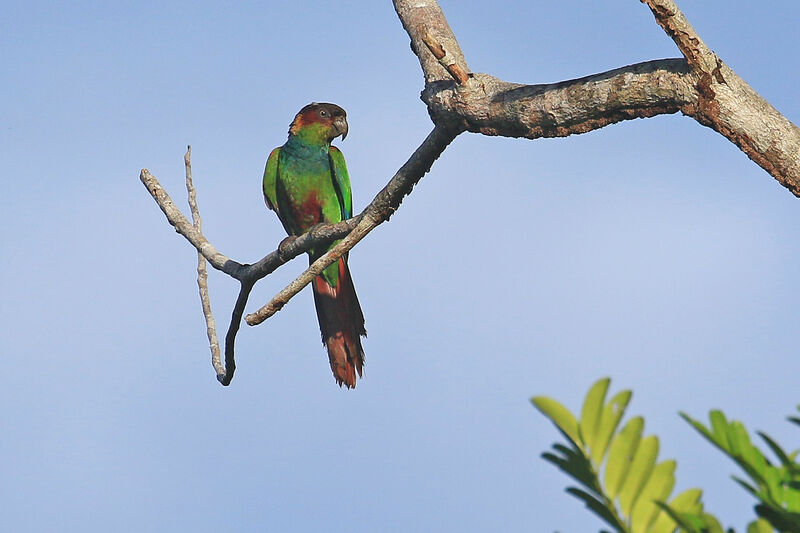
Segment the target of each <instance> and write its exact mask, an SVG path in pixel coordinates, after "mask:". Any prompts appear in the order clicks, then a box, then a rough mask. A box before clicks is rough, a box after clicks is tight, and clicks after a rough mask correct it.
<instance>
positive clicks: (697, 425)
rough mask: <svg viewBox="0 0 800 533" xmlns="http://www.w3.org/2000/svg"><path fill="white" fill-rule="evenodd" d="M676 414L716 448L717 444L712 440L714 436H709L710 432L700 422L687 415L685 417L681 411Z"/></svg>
mask: <svg viewBox="0 0 800 533" xmlns="http://www.w3.org/2000/svg"><path fill="white" fill-rule="evenodd" d="M678 414H679V415H680V416H681V418H683V419H684V420H686V421H687V422H688V423H689V424H691V426H692V427H693V428H694V429H696V430H697V431H698V432H699V433H700V434H701V435H703V436H704V437H705V438H706V439H708V441H709V442H710V443H712V444H714V445H716V446H719V445H718V444H717V442H716V441H715V440H714V436H713V435H712V434H711V432H710V431H709V430H708V429H706V427H705V426H704V425H703V424H702V423H701V422H698V421H697V420H695V419H694V418H692V417H690V416H689V415H687V414H686V413H684V412H683V411H681V412H679V413H678Z"/></svg>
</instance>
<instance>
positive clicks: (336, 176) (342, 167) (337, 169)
mask: <svg viewBox="0 0 800 533" xmlns="http://www.w3.org/2000/svg"><path fill="white" fill-rule="evenodd" d="M329 153H330V158H331V166H332V167H333V184H334V185H335V187H336V192H337V193H338V195H339V205H341V206H342V220H345V219H348V218H350V217H352V216H353V191H352V189H350V176H349V175H348V174H347V165H346V164H345V162H344V154H342V151H341V150H339V149H338V148H336V147H335V146H331V149H330V152H329ZM270 158H272V156H270ZM276 160H277V157H276ZM267 168H269V162H267ZM264 179H265V182H264V183H266V176H265V178H264Z"/></svg>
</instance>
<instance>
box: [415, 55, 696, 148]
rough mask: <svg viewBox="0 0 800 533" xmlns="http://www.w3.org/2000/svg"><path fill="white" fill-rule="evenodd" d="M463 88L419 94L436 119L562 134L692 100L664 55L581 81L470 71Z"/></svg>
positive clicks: (495, 131)
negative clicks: (538, 80)
mask: <svg viewBox="0 0 800 533" xmlns="http://www.w3.org/2000/svg"><path fill="white" fill-rule="evenodd" d="M472 76H473V78H472V83H470V85H469V87H468V88H464V87H461V86H455V85H452V84H451V85H450V86H444V84H442V83H432V84H428V86H426V88H425V90H424V91H423V93H422V99H423V101H424V102H425V103H426V104H427V105H428V110H429V112H430V115H431V117H432V118H433V120H434V122H436V123H437V124H448V125H450V126H451V127H460V128H464V129H467V130H468V131H471V132H474V133H482V134H484V135H502V136H504V137H527V138H529V139H536V138H539V137H565V136H567V135H572V134H575V133H586V132H588V131H592V130H595V129H599V128H602V127H604V126H607V125H609V124H613V123H615V122H620V121H622V120H630V119H634V118H642V117H651V116H654V115H660V114H665V113H675V112H677V111H679V110H681V109H683V108H684V107H686V106H689V105H693V104H696V102H697V93H696V91H695V89H694V87H695V84H696V80H695V79H694V77H693V76H692V75H691V72H690V70H689V68H688V66H687V64H686V61H685V60H683V59H662V60H658V61H648V62H646V63H638V64H636V65H630V66H627V67H622V68H618V69H615V70H611V71H608V72H602V73H600V74H594V75H591V76H587V77H585V78H580V79H576V80H569V81H563V82H559V83H551V84H543V85H523V84H519V83H509V82H506V81H503V80H499V79H497V78H495V77H493V76H490V75H488V74H473V75H472Z"/></svg>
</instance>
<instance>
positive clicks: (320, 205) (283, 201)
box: [263, 102, 367, 389]
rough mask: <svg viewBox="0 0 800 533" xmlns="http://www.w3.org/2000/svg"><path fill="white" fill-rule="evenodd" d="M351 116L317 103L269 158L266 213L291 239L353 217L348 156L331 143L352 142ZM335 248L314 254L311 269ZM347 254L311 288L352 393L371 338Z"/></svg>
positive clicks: (335, 365)
mask: <svg viewBox="0 0 800 533" xmlns="http://www.w3.org/2000/svg"><path fill="white" fill-rule="evenodd" d="M347 131H348V125H347V113H346V112H345V110H344V109H342V108H341V107H339V106H338V105H336V104H330V103H317V102H312V103H310V104H308V105H307V106H305V107H303V108H302V109H301V110H300V111H299V112H298V113H297V115H296V116H295V117H294V120H293V121H292V123H291V124H290V125H289V138H288V140H287V141H286V143H285V144H284V145H283V146H280V147H278V148H275V149H274V150H272V152H270V154H269V157H268V158H267V165H266V168H265V169H264V180H263V191H264V201H265V202H266V204H267V207H268V208H269V209H271V210H273V211H275V213H276V214H277V215H278V219H279V220H280V221H281V224H283V228H284V229H285V230H286V233H287V234H288V235H289V236H293V235H294V236H296V235H301V234H303V233H305V232H306V231H308V230H309V229H310V228H312V227H313V226H315V225H317V224H321V223H325V222H329V223H335V222H340V221H342V220H346V219H348V218H350V217H351V216H352V211H353V196H352V190H351V188H350V177H349V175H348V173H347V166H346V165H345V160H344V155H343V154H342V152H341V150H339V149H338V148H336V147H335V146H333V145H331V142H332V141H333V140H334V139H335V138H336V137H339V136H340V135H341V137H342V140H344V138H345V137H346V136H347ZM335 244H336V243H335V242H334V243H331V244H330V245H328V246H325V247H319V248H314V249H311V250H309V252H308V256H309V264H311V263H313V262H314V261H315V260H316V259H318V258H319V257H320V256H322V255H323V254H325V252H327V251H328V250H330V249H331V248H332V247H333V246H334V245H335ZM347 257H348V254H344V255H342V257H340V258H339V260H338V261H336V262H334V263H333V264H331V265H330V266H328V267H327V268H326V269H325V270H323V271H322V273H321V274H320V275H319V276H317V277H316V278H315V279H314V280H313V281H312V283H311V286H312V290H313V293H314V304H315V307H316V311H317V318H318V320H319V328H320V332H321V333H322V343H323V344H324V345H325V348H326V349H327V351H328V359H329V360H330V364H331V370H332V371H333V377H334V378H335V379H336V383H337V384H338V385H339V387H341V386H342V385H344V386H345V387H347V388H349V389H353V388H355V386H356V372H358V376H359V377H361V376H362V373H363V368H364V349H363V348H362V346H361V337H362V336H363V337H366V335H367V331H366V329H365V327H364V314H363V312H362V311H361V305H360V304H359V302H358V296H357V295H356V289H355V287H354V286H353V280H352V278H351V277H350V269H349V268H348V266H347Z"/></svg>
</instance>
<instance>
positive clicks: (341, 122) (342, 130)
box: [333, 117, 348, 140]
mask: <svg viewBox="0 0 800 533" xmlns="http://www.w3.org/2000/svg"><path fill="white" fill-rule="evenodd" d="M333 128H334V129H335V130H336V135H334V136H333V137H334V138H336V137H338V136H339V135H341V136H342V140H344V138H345V137H347V132H348V127H347V118H345V117H337V118H336V120H334V121H333Z"/></svg>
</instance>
